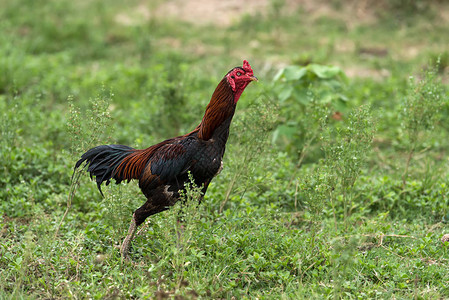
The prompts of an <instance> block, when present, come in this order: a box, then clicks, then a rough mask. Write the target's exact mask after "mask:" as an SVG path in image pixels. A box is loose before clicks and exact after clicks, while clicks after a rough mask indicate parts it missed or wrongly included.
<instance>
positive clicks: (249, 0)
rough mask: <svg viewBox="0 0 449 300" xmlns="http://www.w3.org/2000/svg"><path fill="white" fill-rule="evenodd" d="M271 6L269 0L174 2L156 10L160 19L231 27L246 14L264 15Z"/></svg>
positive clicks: (166, 3) (177, 0) (193, 0)
mask: <svg viewBox="0 0 449 300" xmlns="http://www.w3.org/2000/svg"><path fill="white" fill-rule="evenodd" d="M268 5H269V1H267V0H245V1H241V0H227V1H220V0H218V1H217V0H190V1H182V0H172V1H167V2H164V3H163V4H161V5H160V6H159V7H158V8H157V9H156V15H157V16H158V17H164V16H166V17H169V18H176V19H179V20H183V21H187V22H191V23H195V24H200V25H205V24H214V25H218V26H223V27H225V26H229V25H231V24H232V23H233V22H234V21H236V20H239V19H240V18H241V16H242V15H244V14H251V15H253V14H256V13H258V12H260V13H262V12H264V11H265V10H266V8H267V7H268Z"/></svg>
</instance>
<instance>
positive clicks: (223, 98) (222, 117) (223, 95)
mask: <svg viewBox="0 0 449 300" xmlns="http://www.w3.org/2000/svg"><path fill="white" fill-rule="evenodd" d="M236 103H237V102H236V101H234V92H233V91H232V88H231V86H230V85H229V83H228V82H227V80H226V77H224V78H223V79H222V80H221V81H220V83H219V84H218V86H217V88H216V89H215V92H214V93H213V94H212V98H211V100H210V102H209V104H208V105H207V107H206V112H205V113H204V117H203V120H202V121H201V124H200V125H199V126H198V138H200V139H203V140H209V139H210V138H211V137H212V136H213V134H214V132H215V130H216V129H217V128H218V127H220V126H221V125H223V123H224V122H229V124H227V126H228V127H229V125H230V121H231V119H232V117H233V116H234V112H235V106H236Z"/></svg>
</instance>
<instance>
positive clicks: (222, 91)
mask: <svg viewBox="0 0 449 300" xmlns="http://www.w3.org/2000/svg"><path fill="white" fill-rule="evenodd" d="M251 81H257V78H256V77H255V76H254V75H253V70H252V68H251V66H250V64H249V63H248V61H246V60H244V61H243V66H242V67H235V68H233V69H232V70H230V71H229V72H228V73H227V74H226V75H225V76H224V77H223V79H222V80H221V81H220V83H219V84H218V86H217V88H216V89H215V91H214V93H213V94H212V98H211V100H210V102H209V104H208V105H207V107H206V112H205V114H204V116H203V119H202V121H201V123H200V124H199V125H198V126H197V127H196V128H195V129H194V130H193V131H192V132H190V133H187V134H186V135H183V136H178V137H174V138H171V139H168V140H165V141H163V142H160V143H158V144H156V145H153V146H151V147H149V148H146V149H142V150H138V149H134V148H131V147H128V146H123V145H102V146H97V147H95V148H92V149H90V150H88V151H87V152H86V153H84V154H83V155H82V156H81V159H80V160H79V161H78V162H77V163H76V164H75V168H74V169H75V170H76V169H77V168H78V167H80V166H81V165H82V164H83V163H84V162H85V165H84V166H85V167H87V171H88V172H89V173H90V177H91V178H92V179H93V177H95V180H96V182H97V187H98V189H99V191H100V193H101V195H103V192H102V191H101V184H102V183H103V182H105V184H106V185H108V184H109V183H110V181H111V179H115V182H116V183H117V184H119V183H120V182H122V181H124V180H127V181H128V182H129V181H130V180H132V179H136V180H138V181H139V187H140V190H141V191H142V193H143V194H144V195H145V197H146V198H147V201H146V202H145V204H143V205H142V206H141V207H140V208H138V209H137V210H136V211H134V213H133V216H132V220H131V224H130V226H129V230H128V234H127V236H126V237H125V239H124V241H123V243H122V245H121V247H120V253H121V256H122V257H123V258H126V257H127V256H128V250H129V246H130V243H131V241H132V239H133V237H134V234H135V232H136V230H137V228H138V227H139V225H141V224H142V223H143V222H144V221H145V219H146V218H148V217H149V216H151V215H154V214H157V213H160V212H162V211H164V210H167V209H168V208H169V207H170V206H173V205H174V204H175V203H176V202H177V201H178V200H179V198H180V194H181V192H182V191H183V189H184V188H185V184H186V183H187V182H188V181H189V173H190V174H191V176H192V178H193V181H194V184H195V185H196V186H198V187H199V188H200V189H201V197H200V198H201V199H199V202H201V200H202V198H203V196H204V194H205V193H206V190H207V187H208V186H209V184H210V182H211V180H212V179H213V178H214V177H215V176H216V175H217V174H218V173H219V172H220V171H221V169H222V167H223V162H222V160H223V155H224V152H225V147H226V142H227V140H228V136H229V126H230V124H231V121H232V117H233V116H234V112H235V108H236V105H237V101H238V100H239V98H240V96H241V95H242V93H243V91H244V90H245V88H246V87H247V86H248V84H249V83H250V82H251Z"/></svg>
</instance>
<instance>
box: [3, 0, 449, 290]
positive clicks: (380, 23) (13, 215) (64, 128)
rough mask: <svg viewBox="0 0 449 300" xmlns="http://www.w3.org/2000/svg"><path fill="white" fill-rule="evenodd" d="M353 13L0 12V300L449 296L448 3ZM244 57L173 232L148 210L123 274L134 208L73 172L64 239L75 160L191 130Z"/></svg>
mask: <svg viewBox="0 0 449 300" xmlns="http://www.w3.org/2000/svg"><path fill="white" fill-rule="evenodd" d="M249 2H251V1H249ZM262 2H263V1H262ZM262 2H261V3H262ZM362 2H363V3H359V2H356V1H354V3H353V2H350V4H348V3H347V2H342V1H330V3H327V2H325V1H322V2H319V4H316V2H312V1H300V2H299V3H300V4H299V5H298V4H295V1H286V3H285V2H283V1H269V2H266V3H265V2H263V3H264V4H265V5H261V6H260V7H258V6H257V5H256V6H255V8H254V9H253V7H252V6H251V9H242V10H241V11H242V13H240V9H239V8H235V7H234V8H232V7H225V9H234V13H233V14H229V13H226V14H223V16H225V18H226V19H223V18H224V17H223V16H222V15H221V14H220V9H216V10H214V9H209V10H206V11H205V12H207V17H204V19H201V21H196V19H198V14H199V15H200V16H201V15H206V13H205V12H203V11H202V9H206V8H203V7H202V6H201V5H198V6H195V7H194V9H197V10H198V12H196V13H193V12H192V16H193V17H191V18H189V16H190V12H191V11H189V9H192V8H189V7H188V6H187V7H183V8H182V10H181V13H182V14H184V15H183V16H185V17H182V18H180V17H179V15H178V14H179V12H177V11H175V12H173V11H172V10H171V8H170V6H169V7H167V6H164V5H165V4H164V2H163V1H152V2H149V1H147V2H145V1H144V2H142V1H128V2H127V4H126V6H125V5H124V4H122V2H120V1H108V2H104V1H65V0H64V1H25V0H18V1H0V20H1V21H0V115H1V119H0V130H1V140H0V155H1V158H0V161H1V163H0V172H1V175H0V199H1V200H0V215H1V218H2V219H1V223H0V237H1V241H2V242H1V243H0V298H6V299H8V298H10V299H17V298H95V299H97V298H159V299H160V298H166V297H169V298H173V297H179V299H181V298H187V299H190V298H197V297H200V298H233V297H234V298H235V299H241V298H266V299H271V298H273V297H274V298H319V299H322V298H323V297H325V298H360V299H365V298H382V299H383V298H385V299H391V298H396V299H409V298H412V297H414V298H425V299H429V298H432V299H433V298H435V299H441V298H448V297H449V288H448V286H447V282H449V275H448V274H449V272H448V271H449V270H448V260H449V253H448V244H447V243H446V244H444V243H442V242H441V238H442V236H443V235H444V234H445V233H448V232H449V228H448V225H447V223H446V222H447V220H448V217H449V212H448V195H449V186H448V179H449V173H448V171H447V169H448V168H447V167H448V163H449V159H448V152H447V149H448V146H449V141H448V139H447V135H448V131H449V126H448V124H447V118H448V116H449V101H448V91H447V88H446V87H445V85H444V84H445V83H447V81H448V72H449V71H448V65H449V53H448V52H447V51H448V50H447V44H448V38H447V37H448V36H449V20H448V18H447V13H446V14H445V12H446V11H448V10H449V7H448V6H447V5H446V4H444V3H442V1H389V2H382V1H381V2H378V1H376V4H375V5H374V2H373V3H371V2H370V1H362ZM192 3H200V4H201V3H202V1H198V0H196V1H192ZM251 3H252V2H251ZM312 3H315V4H312ZM217 5H218V4H217ZM248 5H250V3H249V4H248ZM251 5H253V4H251ZM217 7H223V6H217ZM256 8H257V9H256ZM248 11H252V12H253V14H252V15H251V14H248V13H247V12H248ZM208 23H211V24H208ZM438 57H439V61H440V62H439V65H438V66H437V67H436V68H434V67H433V66H435V62H436V61H437V60H438ZM243 59H248V60H249V61H250V63H251V65H252V66H253V69H254V72H255V74H256V75H257V76H258V77H259V79H260V81H259V83H258V84H252V85H251V86H249V87H248V89H247V90H246V91H245V93H244V95H243V96H242V98H241V100H240V101H239V104H238V111H237V113H236V116H235V119H234V122H233V125H232V129H231V130H232V132H231V138H230V141H229V144H228V147H227V152H226V155H225V168H224V170H223V172H222V173H221V174H220V175H219V176H218V177H217V178H215V179H214V182H213V183H212V185H211V186H210V188H209V191H208V194H207V195H206V198H205V201H204V202H203V205H201V206H200V207H199V208H197V207H196V206H195V205H192V206H189V207H188V208H187V212H186V218H187V221H186V225H185V226H186V228H185V229H184V231H183V233H182V234H181V235H178V234H177V232H178V231H179V230H178V228H177V222H176V216H177V214H178V210H179V207H175V208H174V209H172V210H170V211H167V212H164V213H161V214H158V215H156V216H154V217H152V218H151V220H147V222H146V223H145V224H144V225H143V226H142V230H141V231H140V233H139V234H138V236H137V237H136V239H135V240H134V242H133V245H132V251H131V258H132V261H131V262H122V261H121V260H120V256H119V252H118V249H117V247H118V245H119V244H120V242H121V240H122V239H123V237H124V235H125V233H126V230H127V227H128V222H129V221H130V218H131V215H132V211H133V210H134V209H136V208H137V207H139V206H140V205H141V204H142V203H143V201H144V199H143V196H142V195H141V194H140V192H139V190H138V188H137V187H136V184H135V183H134V184H133V183H131V184H127V185H125V184H122V185H119V186H115V185H114V186H112V187H107V188H104V191H105V198H102V197H101V196H100V194H99V193H98V191H97V190H96V186H95V184H94V183H92V182H90V181H89V180H88V176H87V175H86V174H85V175H84V176H83V177H82V180H81V185H80V186H79V187H78V190H77V193H76V195H75V197H74V198H73V199H72V201H71V207H70V209H69V210H68V214H67V216H66V218H65V219H64V221H63V222H62V224H60V222H61V219H62V216H63V214H64V212H65V211H66V207H67V199H68V196H69V192H70V190H71V175H72V167H73V165H74V162H75V161H76V160H77V159H78V157H79V155H80V154H81V153H83V152H84V151H85V150H87V149H88V148H89V147H91V146H94V145H98V144H105V143H120V144H126V145H130V146H134V147H147V146H149V145H152V144H154V143H155V142H157V141H160V140H161V139H164V138H168V137H171V136H174V135H176V134H179V133H185V132H187V131H190V130H191V129H192V128H194V127H195V126H196V125H197V124H198V122H199V121H200V119H201V117H202V113H203V112H204V108H205V106H206V105H207V103H208V101H209V99H210V95H211V93H212V91H213V90H214V88H215V86H216V84H217V83H218V81H219V80H220V79H221V77H222V76H223V75H224V74H225V73H226V72H227V71H228V70H229V69H230V68H232V67H234V66H236V65H239V64H241V61H242V60H243ZM288 66H289V67H288ZM285 67H287V68H286V69H284V71H283V72H281V73H278V72H279V71H280V70H282V69H283V68H285ZM276 74H278V76H276ZM410 77H412V78H410ZM276 78H277V80H275V79H276ZM441 82H442V83H441ZM191 193H192V195H193V196H194V194H195V191H194V190H193V191H191ZM60 225H61V226H60ZM59 226H60V228H59ZM58 228H59V230H58Z"/></svg>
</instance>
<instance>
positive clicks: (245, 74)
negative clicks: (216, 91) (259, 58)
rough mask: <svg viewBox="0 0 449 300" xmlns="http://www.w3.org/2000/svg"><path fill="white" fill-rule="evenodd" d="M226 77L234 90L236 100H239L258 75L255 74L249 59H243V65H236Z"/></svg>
mask: <svg viewBox="0 0 449 300" xmlns="http://www.w3.org/2000/svg"><path fill="white" fill-rule="evenodd" d="M226 79H227V80H228V83H229V85H230V86H231V88H232V91H233V92H234V101H235V103H237V101H238V100H239V98H240V95H242V93H243V91H244V90H245V88H246V86H247V85H248V84H249V83H250V82H251V81H257V77H256V76H254V74H253V69H252V68H251V66H250V65H249V63H248V61H247V60H244V61H243V66H241V67H235V68H234V69H232V70H231V71H229V72H228V74H226Z"/></svg>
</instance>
